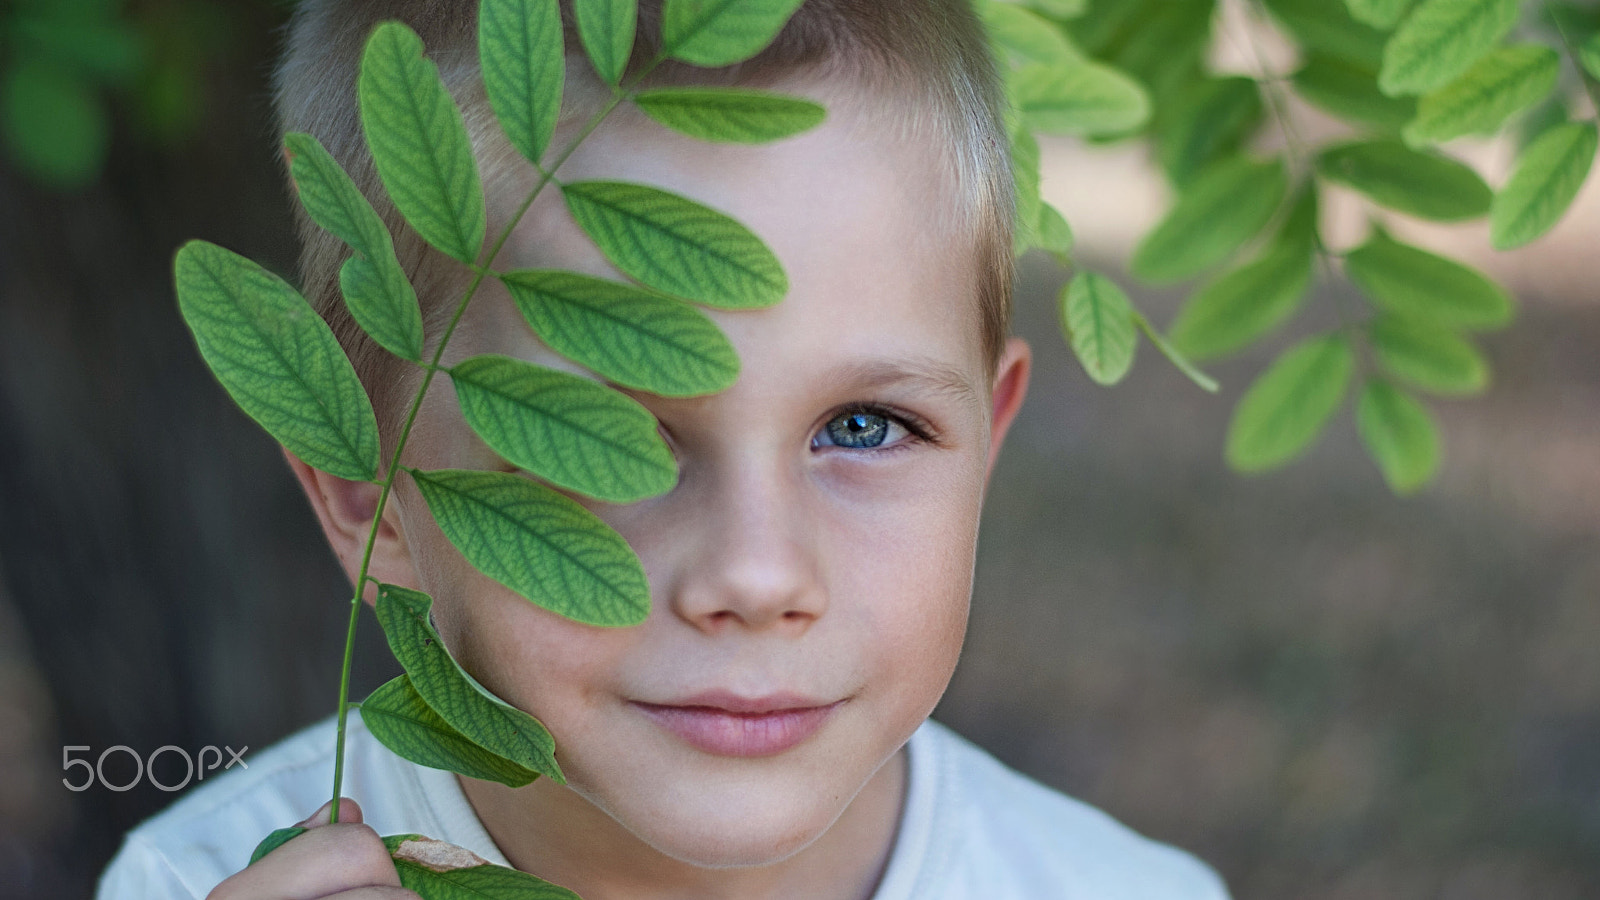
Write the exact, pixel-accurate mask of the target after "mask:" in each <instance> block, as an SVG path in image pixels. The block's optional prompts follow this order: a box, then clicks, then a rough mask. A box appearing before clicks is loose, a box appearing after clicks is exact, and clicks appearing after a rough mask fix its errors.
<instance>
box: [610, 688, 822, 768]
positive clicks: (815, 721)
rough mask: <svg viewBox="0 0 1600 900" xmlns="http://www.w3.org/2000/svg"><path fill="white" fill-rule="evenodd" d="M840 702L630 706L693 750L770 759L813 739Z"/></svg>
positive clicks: (722, 699)
mask: <svg viewBox="0 0 1600 900" xmlns="http://www.w3.org/2000/svg"><path fill="white" fill-rule="evenodd" d="M843 702H844V701H843V700H839V701H835V702H833V703H818V702H817V701H815V700H808V699H805V698H799V697H793V696H787V695H776V696H772V697H756V698H745V697H737V696H734V695H731V694H723V693H712V694H700V695H696V696H694V697H689V698H686V699H685V700H683V701H681V702H679V703H674V704H671V705H658V704H655V703H644V702H640V701H634V704H633V705H634V706H635V707H637V708H638V709H639V710H640V711H641V712H643V713H644V714H645V715H646V716H648V717H649V718H650V720H651V721H653V722H655V723H656V724H657V725H660V726H661V727H662V728H665V729H666V730H668V731H670V732H672V733H673V734H675V735H677V736H678V737H680V738H682V739H683V741H684V742H685V743H687V744H689V745H690V746H691V747H694V748H695V749H697V750H702V751H704V752H706V753H711V754H715V755H717V756H773V755H775V754H778V753H782V752H784V751H785V750H788V749H789V748H791V747H794V746H795V745H797V744H799V743H800V742H801V741H804V740H805V739H806V738H808V737H810V736H811V735H812V734H814V733H815V732H816V730H817V729H818V728H820V727H822V723H823V722H824V721H826V720H827V718H828V715H829V714H830V713H832V712H833V711H834V709H836V708H838V706H839V705H840V704H841V703H843Z"/></svg>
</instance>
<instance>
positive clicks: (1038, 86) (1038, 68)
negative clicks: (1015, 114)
mask: <svg viewBox="0 0 1600 900" xmlns="http://www.w3.org/2000/svg"><path fill="white" fill-rule="evenodd" d="M1009 87H1010V91H1009V92H1010V94H1011V97H1012V101H1013V102H1014V103H1015V104H1016V106H1017V108H1018V109H1019V110H1020V111H1021V113H1022V119H1023V122H1024V123H1025V124H1026V126H1027V127H1028V128H1029V129H1031V130H1034V131H1042V132H1045V133H1047V134H1073V135H1081V136H1085V137H1094V136H1096V135H1108V134H1121V133H1124V132H1127V131H1131V130H1133V129H1136V128H1139V127H1141V126H1143V125H1144V123H1145V122H1146V121H1148V120H1149V118H1150V95H1149V94H1147V93H1145V90H1144V88H1143V87H1141V86H1140V85H1139V83H1138V82H1136V81H1134V80H1133V79H1131V78H1129V77H1128V76H1126V75H1124V74H1122V73H1121V72H1119V71H1117V70H1116V69H1113V68H1111V67H1110V66H1107V65H1103V64H1101V63H1097V62H1094V61H1093V60H1089V59H1077V60H1073V61H1070V62H1067V63H1063V64H1060V65H1049V66H1045V65H1028V66H1023V67H1022V68H1020V69H1017V70H1016V71H1015V72H1013V73H1012V75H1011V78H1010V79H1009Z"/></svg>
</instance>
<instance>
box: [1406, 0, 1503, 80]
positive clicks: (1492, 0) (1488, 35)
mask: <svg viewBox="0 0 1600 900" xmlns="http://www.w3.org/2000/svg"><path fill="white" fill-rule="evenodd" d="M1520 5H1521V4H1519V3H1518V2H1517V0H1423V2H1422V3H1421V4H1420V5H1418V6H1417V8H1416V9H1415V10H1413V11H1412V13H1411V15H1409V16H1407V17H1406V20H1405V21H1404V22H1402V23H1400V27H1399V28H1397V29H1395V32H1394V35H1393V36H1392V37H1390V38H1389V43H1388V44H1387V45H1386V46H1385V47H1384V50H1383V68H1382V69H1381V70H1380V71H1379V73H1378V86H1379V87H1380V88H1382V89H1383V92H1384V93H1386V94H1389V95H1391V96H1393V95H1397V94H1423V93H1426V92H1428V91H1431V90H1433V89H1434V88H1436V87H1438V86H1440V85H1442V84H1444V83H1445V82H1447V81H1449V80H1450V79H1452V78H1454V77H1456V76H1457V75H1460V74H1461V73H1462V72H1465V71H1466V70H1467V69H1468V68H1469V67H1470V66H1471V65H1472V64H1473V63H1475V62H1477V61H1478V59H1479V58H1480V57H1482V56H1483V55H1484V54H1485V53H1488V52H1489V50H1490V48H1492V47H1494V45H1495V44H1498V43H1499V42H1500V39H1501V38H1503V37H1505V36H1506V34H1507V33H1508V32H1509V31H1511V28H1512V26H1514V25H1516V24H1517V14H1518V12H1519V7H1520Z"/></svg>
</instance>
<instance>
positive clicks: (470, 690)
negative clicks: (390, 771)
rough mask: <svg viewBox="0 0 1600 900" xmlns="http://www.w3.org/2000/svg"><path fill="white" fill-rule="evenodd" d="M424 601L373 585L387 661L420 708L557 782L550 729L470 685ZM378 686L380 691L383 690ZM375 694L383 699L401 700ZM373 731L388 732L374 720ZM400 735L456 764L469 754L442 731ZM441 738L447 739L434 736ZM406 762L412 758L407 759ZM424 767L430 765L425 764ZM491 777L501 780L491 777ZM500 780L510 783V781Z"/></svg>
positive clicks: (475, 684)
mask: <svg viewBox="0 0 1600 900" xmlns="http://www.w3.org/2000/svg"><path fill="white" fill-rule="evenodd" d="M432 606H433V600H432V598H430V597H429V596H428V595H427V594H423V593H420V592H418V591H413V590H409V589H407V588H403V587H396V586H395V585H392V584H385V585H381V586H380V587H379V589H378V623H379V624H380V625H382V626H383V634H384V637H385V638H386V639H387V640H388V642H389V649H390V650H392V651H394V657H395V659H398V660H399V661H400V665H402V666H404V667H405V670H406V675H407V676H408V677H409V679H410V685H411V687H413V688H415V689H416V692H417V694H418V695H419V696H420V697H421V698H422V700H423V701H425V705H426V708H427V709H431V710H432V711H433V712H434V713H436V714H437V715H438V717H439V718H440V719H442V720H443V721H444V722H445V723H446V724H447V725H448V727H449V728H452V729H454V730H455V731H456V732H457V733H458V734H459V735H460V736H461V737H464V738H465V739H466V740H467V741H468V742H469V743H471V744H476V745H477V746H479V747H481V748H483V749H484V750H487V751H489V753H490V754H492V755H494V756H498V757H503V759H504V760H505V761H509V762H511V763H514V764H515V765H516V766H517V767H520V768H522V769H527V770H530V771H531V772H533V773H539V774H544V775H549V776H550V777H551V778H554V779H555V780H557V781H560V782H562V783H563V784H564V783H565V782H566V779H565V777H563V776H562V774H561V767H560V766H559V765H557V764H556V757H555V752H556V745H555V741H553V740H551V738H550V732H549V731H546V730H545V727H544V725H542V724H540V722H539V720H538V719H535V718H534V717H533V716H530V715H528V714H527V713H525V712H523V711H522V710H520V709H518V708H516V707H515V706H512V705H511V704H509V703H507V702H505V701H504V700H501V699H500V698H499V697H496V696H495V695H494V694H491V693H490V692H489V690H488V689H487V688H485V687H484V686H483V685H481V684H479V683H478V681H477V679H475V678H473V677H472V676H471V675H470V674H468V673H467V670H465V669H463V668H461V664H460V663H457V662H456V661H455V658H454V657H452V656H451V655H450V651H449V649H448V648H446V647H445V645H444V639H443V638H441V637H439V632H438V631H436V630H434V627H433V624H432V623H431V622H429V620H428V610H429V609H430V608H431V607H432ZM393 683H394V682H390V684H393ZM385 687H387V685H386V686H385ZM379 690H380V691H382V690H383V688H380V689H379ZM381 699H382V700H384V701H388V700H394V699H404V698H403V697H400V698H394V697H384V698H381ZM380 706H383V704H380ZM383 708H384V709H385V710H389V711H394V710H395V709H396V707H394V706H392V705H389V706H383ZM362 718H363V719H365V718H366V716H365V704H363V716H362ZM380 718H381V716H380ZM386 724H387V725H390V726H392V725H394V724H395V722H394V721H393V720H392V719H391V720H390V721H389V722H388V723H386ZM379 729H380V730H382V731H393V730H394V729H392V728H386V727H385V725H382V724H381V725H380V726H379ZM374 734H378V732H374ZM405 736H406V737H407V738H409V739H416V740H420V741H423V742H427V743H431V744H433V745H434V746H432V747H430V748H427V749H426V750H425V751H424V752H425V753H431V754H432V755H436V756H441V757H449V758H450V760H451V761H457V759H458V758H459V757H460V754H461V753H464V752H470V751H469V750H467V748H464V747H462V745H461V744H460V743H459V742H457V741H454V739H448V738H449V736H448V735H447V734H443V733H432V734H428V735H427V736H425V737H424V736H421V735H419V734H418V732H417V730H416V728H415V727H413V728H412V729H410V730H409V732H408V733H407V734H406V735H405ZM441 738H446V739H448V740H444V741H441ZM380 739H381V736H380ZM384 746H387V747H389V748H390V749H391V750H394V751H395V752H396V753H398V754H400V755H401V756H405V757H406V758H407V759H412V757H411V756H408V755H407V754H406V753H405V752H402V747H403V748H404V749H405V750H410V749H412V747H411V746H410V745H409V744H407V745H402V747H395V746H393V745H390V744H389V743H388V741H384ZM412 761H413V762H420V760H415V759H412ZM466 761H468V762H471V763H473V764H474V765H480V764H481V765H482V766H490V767H491V771H490V772H488V773H486V774H509V775H518V777H520V774H519V773H517V772H516V771H515V770H514V769H505V768H504V767H503V766H501V767H499V770H495V769H493V765H494V764H493V763H492V761H491V762H485V761H484V760H482V759H481V758H478V757H471V758H470V759H468V760H466ZM424 764H425V765H433V763H424ZM435 768H446V769H449V770H450V771H457V770H456V769H454V768H453V767H451V766H435ZM473 777H474V778H477V777H482V776H478V775H474V776H473ZM492 780H494V781H501V780H502V779H501V778H498V777H496V778H493V779H492ZM530 780H531V779H530ZM504 783H507V784H510V782H504ZM523 783H524V784H526V783H527V782H523Z"/></svg>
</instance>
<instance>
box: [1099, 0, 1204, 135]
mask: <svg viewBox="0 0 1600 900" xmlns="http://www.w3.org/2000/svg"><path fill="white" fill-rule="evenodd" d="M1118 5H1123V4H1118ZM1213 6H1214V4H1213V3H1212V2H1211V0H1180V2H1171V0H1156V2H1154V3H1151V4H1149V5H1147V6H1145V8H1144V12H1143V13H1142V14H1141V15H1140V16H1139V18H1138V19H1137V20H1136V25H1135V27H1134V28H1133V29H1132V30H1131V31H1130V32H1129V33H1128V34H1127V35H1126V40H1124V41H1123V42H1122V44H1121V46H1120V47H1118V48H1117V49H1116V51H1115V53H1114V54H1113V55H1112V56H1111V57H1110V58H1109V59H1108V60H1107V62H1109V63H1111V64H1112V65H1114V66H1116V67H1117V68H1118V69H1120V70H1121V71H1122V72H1124V73H1126V74H1127V75H1130V76H1132V77H1133V78H1134V79H1135V80H1136V81H1137V82H1138V83H1140V84H1142V85H1144V86H1145V87H1147V88H1148V89H1149V91H1150V96H1151V98H1152V100H1153V106H1154V108H1155V109H1156V110H1163V111H1164V110H1167V109H1171V108H1173V105H1174V97H1175V96H1176V95H1177V94H1178V93H1179V92H1180V91H1182V90H1183V88H1184V87H1186V86H1187V85H1189V84H1191V83H1193V82H1195V81H1198V80H1199V79H1200V78H1201V77H1202V76H1203V72H1204V69H1205V66H1204V65H1203V63H1204V59H1205V53H1206V48H1207V47H1209V46H1210V44H1211V19H1212V11H1213Z"/></svg>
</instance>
